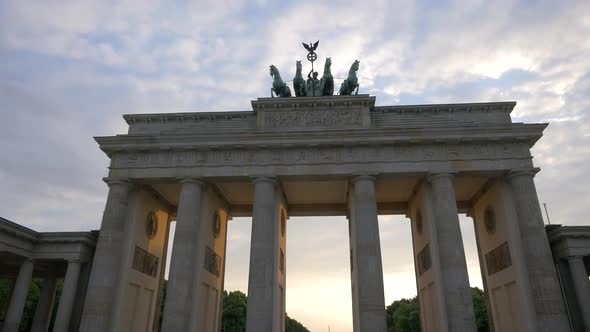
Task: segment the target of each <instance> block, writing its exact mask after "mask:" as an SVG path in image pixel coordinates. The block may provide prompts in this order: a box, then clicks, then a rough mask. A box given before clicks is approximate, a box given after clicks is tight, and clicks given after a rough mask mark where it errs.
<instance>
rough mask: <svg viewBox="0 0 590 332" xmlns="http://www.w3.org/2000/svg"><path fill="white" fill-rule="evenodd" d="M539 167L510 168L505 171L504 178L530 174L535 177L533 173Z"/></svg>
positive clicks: (535, 172)
mask: <svg viewBox="0 0 590 332" xmlns="http://www.w3.org/2000/svg"><path fill="white" fill-rule="evenodd" d="M540 170H541V169H540V168H538V167H535V168H528V169H512V170H509V171H508V172H507V173H506V178H507V179H512V178H515V177H518V176H530V177H535V175H536V174H537V173H538V172H539V171H540Z"/></svg>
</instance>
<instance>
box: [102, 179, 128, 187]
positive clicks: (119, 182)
mask: <svg viewBox="0 0 590 332" xmlns="http://www.w3.org/2000/svg"><path fill="white" fill-rule="evenodd" d="M102 180H103V181H104V182H105V183H106V184H107V185H108V186H109V187H111V186H115V185H121V186H129V185H130V184H131V183H130V182H129V179H116V178H102Z"/></svg>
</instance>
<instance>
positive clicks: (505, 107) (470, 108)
mask: <svg viewBox="0 0 590 332" xmlns="http://www.w3.org/2000/svg"><path fill="white" fill-rule="evenodd" d="M515 106H516V102H515V101H503V102H483V103H455V104H426V105H394V106H376V107H375V108H374V109H373V112H394V113H395V112H398V113H458V112H468V113H471V112H479V113H488V112H504V113H509V114H510V113H511V112H512V110H514V107H515Z"/></svg>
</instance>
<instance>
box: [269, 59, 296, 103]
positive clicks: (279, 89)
mask: <svg viewBox="0 0 590 332" xmlns="http://www.w3.org/2000/svg"><path fill="white" fill-rule="evenodd" d="M270 77H272V78H273V82H272V88H270V96H271V97H273V98H274V95H273V92H274V93H275V94H276V95H277V97H291V89H289V87H288V86H287V84H286V83H285V82H283V79H281V74H280V73H279V70H278V69H277V67H275V66H274V65H270Z"/></svg>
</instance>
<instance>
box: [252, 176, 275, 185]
mask: <svg viewBox="0 0 590 332" xmlns="http://www.w3.org/2000/svg"><path fill="white" fill-rule="evenodd" d="M262 182H270V183H272V184H273V185H277V184H278V180H277V178H276V177H274V176H256V177H252V183H253V184H257V183H262Z"/></svg>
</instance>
